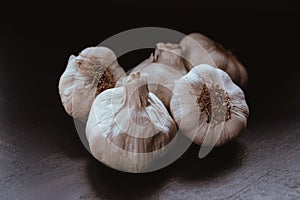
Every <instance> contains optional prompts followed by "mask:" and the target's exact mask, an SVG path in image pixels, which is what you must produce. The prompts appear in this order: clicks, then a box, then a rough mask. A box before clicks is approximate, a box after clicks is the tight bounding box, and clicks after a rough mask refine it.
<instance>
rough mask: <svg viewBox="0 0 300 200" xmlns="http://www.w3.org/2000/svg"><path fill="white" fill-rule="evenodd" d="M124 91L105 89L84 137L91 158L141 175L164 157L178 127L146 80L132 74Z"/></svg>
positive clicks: (118, 88) (91, 113) (119, 88)
mask: <svg viewBox="0 0 300 200" xmlns="http://www.w3.org/2000/svg"><path fill="white" fill-rule="evenodd" d="M125 83H126V84H125V85H124V86H123V87H116V88H113V89H108V90H106V91H104V92H103V93H101V94H100V95H98V96H97V97H96V99H95V101H94V103H93V105H92V108H91V112H90V115H89V119H88V122H87V126H86V135H87V139H88V142H89V146H90V149H91V152H92V154H93V156H94V157H95V158H96V159H98V160H99V161H101V162H103V163H104V164H106V165H108V166H110V167H112V168H115V169H118V170H121V171H127V172H144V171H147V170H149V166H151V164H152V163H154V162H155V161H156V160H157V159H159V158H161V157H162V156H163V155H165V154H166V152H167V151H168V149H169V148H170V144H171V141H172V139H173V138H174V137H175V135H176V132H177V127H176V124H175V122H174V120H173V119H172V117H171V116H170V115H169V113H168V111H167V110H166V108H165V106H164V105H163V103H162V102H161V101H160V100H159V98H157V97H156V96H155V95H154V94H153V93H151V92H149V90H148V85H147V80H146V77H145V76H144V75H143V74H140V73H137V72H136V73H131V74H130V75H129V76H128V77H127V79H126V81H125Z"/></svg>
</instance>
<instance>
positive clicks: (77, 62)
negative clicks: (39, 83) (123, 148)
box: [59, 47, 125, 122]
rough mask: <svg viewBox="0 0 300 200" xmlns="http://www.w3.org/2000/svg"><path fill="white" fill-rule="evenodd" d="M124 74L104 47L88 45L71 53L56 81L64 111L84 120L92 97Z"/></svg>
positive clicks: (113, 55)
mask: <svg viewBox="0 0 300 200" xmlns="http://www.w3.org/2000/svg"><path fill="white" fill-rule="evenodd" d="M124 76H125V71H124V70H123V68H122V67H120V65H119V64H118V61H117V57H116V55H115V54H114V52H113V51H112V50H110V49H108V48H106V47H89V48H86V49H84V50H83V51H82V52H81V53H80V54H79V55H78V56H76V57H75V56H74V55H72V56H70V58H69V61H68V64H67V67H66V70H65V71H64V73H63V74H62V76H61V78H60V81H59V94H60V97H61V100H62V104H63V106H64V108H65V110H66V112H67V113H68V114H69V115H71V116H72V117H74V118H77V119H79V120H81V121H83V122H85V121H87V118H88V114H89V111H90V108H91V106H92V103H93V101H94V99H95V97H96V96H97V95H98V94H100V93H101V92H103V91H104V90H106V89H108V88H113V87H115V84H116V82H117V81H118V80H119V79H120V78H121V77H124Z"/></svg>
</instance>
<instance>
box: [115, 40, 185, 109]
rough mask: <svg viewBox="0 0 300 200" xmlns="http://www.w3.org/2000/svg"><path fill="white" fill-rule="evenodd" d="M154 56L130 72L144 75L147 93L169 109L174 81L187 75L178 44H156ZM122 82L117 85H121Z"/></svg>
mask: <svg viewBox="0 0 300 200" xmlns="http://www.w3.org/2000/svg"><path fill="white" fill-rule="evenodd" d="M156 46H157V48H156V50H155V53H154V55H151V56H150V58H148V59H146V60H145V61H143V62H142V63H140V64H139V65H138V66H136V67H135V68H134V69H133V70H132V72H141V73H144V74H146V75H147V76H146V77H147V83H148V85H149V91H150V92H152V93H154V94H155V95H156V96H157V97H158V98H159V99H160V100H161V101H162V102H163V103H164V105H165V106H166V107H167V108H169V105H170V100H171V97H172V91H173V86H174V81H175V80H177V79H179V78H181V77H182V76H183V75H184V74H186V73H187V70H186V68H185V66H184V64H183V60H182V58H181V47H180V46H179V45H178V44H171V43H158V44H157V45H156ZM123 84H124V83H123V81H120V82H118V83H117V85H123Z"/></svg>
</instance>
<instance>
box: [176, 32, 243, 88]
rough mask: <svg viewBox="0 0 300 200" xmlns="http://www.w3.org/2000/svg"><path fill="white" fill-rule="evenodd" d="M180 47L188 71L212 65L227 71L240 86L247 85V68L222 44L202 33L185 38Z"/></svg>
mask: <svg viewBox="0 0 300 200" xmlns="http://www.w3.org/2000/svg"><path fill="white" fill-rule="evenodd" d="M180 45H181V46H182V48H183V56H184V58H185V66H186V67H187V69H188V70H191V69H192V68H193V67H194V66H196V65H199V64H208V65H212V66H215V67H217V68H220V69H222V70H224V71H226V72H227V73H228V74H229V76H230V77H231V79H232V80H233V81H234V82H235V83H237V84H238V85H239V86H241V87H245V86H246V85H247V81H248V75H247V71H246V69H245V67H244V66H243V65H242V64H241V63H240V62H239V61H238V60H237V59H236V57H235V56H234V55H233V54H232V53H231V52H229V51H227V50H226V49H224V48H223V47H222V46H221V45H220V44H218V43H216V42H214V41H213V40H211V39H209V38H208V37H206V36H204V35H202V34H200V33H192V34H189V35H187V36H185V37H184V38H183V39H182V40H181V42H180Z"/></svg>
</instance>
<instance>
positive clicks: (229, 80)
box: [59, 33, 249, 172]
mask: <svg viewBox="0 0 300 200" xmlns="http://www.w3.org/2000/svg"><path fill="white" fill-rule="evenodd" d="M233 81H234V82H235V83H236V84H238V85H240V86H241V87H244V86H245V85H246V82H247V72H246V70H245V68H244V67H243V66H242V65H241V63H240V62H239V61H238V60H237V59H236V58H235V57H234V56H233V55H232V54H231V53H229V52H228V51H226V50H225V49H224V48H221V47H220V45H218V44H217V43H215V42H213V41H212V40H210V39H208V38H207V37H205V36H203V35H201V34H198V33H194V34H190V35H187V36H186V37H184V38H183V39H182V41H181V42H180V44H171V43H158V44H157V48H156V50H155V52H154V54H152V55H151V56H150V58H148V59H146V60H145V61H144V62H142V63H140V64H139V65H138V66H136V67H135V68H134V69H133V70H132V72H131V73H130V74H129V75H128V76H126V73H125V71H124V70H123V68H122V67H121V66H120V65H119V64H118V61H117V57H116V55H115V54H114V53H113V52H112V50H110V49H108V48H106V47H91V48H87V49H85V50H83V51H82V52H81V53H80V54H79V55H78V56H77V57H75V56H73V55H72V56H71V57H70V58H69V61H68V65H67V68H66V70H65V72H64V73H63V75H62V76H61V78H60V81H59V93H60V96H61V100H62V104H63V106H64V108H65V110H66V112H67V113H68V114H69V115H71V116H72V117H74V118H76V119H79V120H81V121H83V122H86V137H87V140H88V143H89V147H90V150H91V153H92V154H93V156H94V157H95V158H96V159H98V160H99V161H101V162H103V163H104V164H106V165H108V166H110V167H113V168H115V169H118V170H122V171H127V172H144V171H147V170H148V169H149V166H151V165H152V164H153V163H154V162H156V161H157V160H159V159H160V158H162V157H163V156H164V155H166V153H167V152H168V151H169V149H170V148H176V147H174V145H172V144H174V142H173V141H174V140H176V134H177V133H178V132H177V131H178V129H180V130H181V131H182V133H183V134H184V135H185V136H187V137H188V138H190V139H191V140H192V141H193V142H195V143H196V144H199V145H202V146H210V147H211V148H212V147H213V146H219V145H223V144H225V143H227V142H228V141H230V140H232V139H233V138H236V137H238V136H239V135H240V133H241V132H242V131H243V130H244V129H245V127H246V123H247V117H248V115H249V109H248V106H247V104H246V101H245V96H244V93H243V91H242V90H241V89H240V87H239V86H237V85H236V84H235V83H234V82H233Z"/></svg>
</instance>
